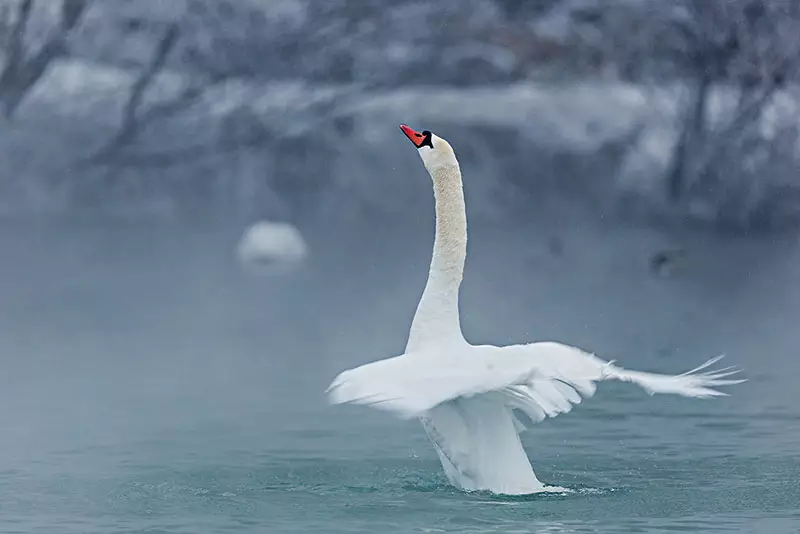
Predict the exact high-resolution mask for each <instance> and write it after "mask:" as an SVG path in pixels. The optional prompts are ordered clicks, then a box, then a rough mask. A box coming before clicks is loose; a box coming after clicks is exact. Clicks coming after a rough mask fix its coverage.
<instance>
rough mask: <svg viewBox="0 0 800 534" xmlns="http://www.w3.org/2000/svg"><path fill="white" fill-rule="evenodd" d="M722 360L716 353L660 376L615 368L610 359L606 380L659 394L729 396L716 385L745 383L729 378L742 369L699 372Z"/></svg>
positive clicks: (701, 396)
mask: <svg viewBox="0 0 800 534" xmlns="http://www.w3.org/2000/svg"><path fill="white" fill-rule="evenodd" d="M721 359H722V356H717V357H716V358H712V359H710V360H708V361H707V362H706V363H704V364H703V365H700V366H699V367H696V368H694V369H692V370H691V371H687V372H685V373H683V374H680V375H660V374H655V373H645V372H641V371H628V370H627V369H623V368H621V367H616V366H615V365H613V362H610V363H609V364H608V365H607V366H606V368H605V369H604V373H603V379H605V380H620V381H622V382H632V383H634V384H636V385H638V386H640V387H641V388H642V389H644V390H645V391H647V392H648V393H650V394H651V395H654V394H656V393H669V394H673V395H682V396H684V397H695V398H709V397H720V396H727V393H723V392H721V391H717V390H715V389H713V388H715V387H719V386H730V385H733V384H741V383H742V382H744V381H745V379H735V380H731V379H729V378H728V377H730V376H732V375H735V374H737V373H739V372H740V371H741V370H740V369H736V368H734V367H725V368H723V369H718V370H716V371H706V372H703V373H701V372H699V371H702V370H703V369H706V368H708V367H710V366H712V365H714V364H715V363H717V362H718V361H719V360H721Z"/></svg>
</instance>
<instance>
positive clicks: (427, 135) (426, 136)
mask: <svg viewBox="0 0 800 534" xmlns="http://www.w3.org/2000/svg"><path fill="white" fill-rule="evenodd" d="M417 137H422V138H423V139H422V142H421V143H420V144H419V145H417V148H422V147H424V146H429V147H431V149H433V135H432V134H431V132H430V131H428V130H425V131H424V132H422V135H421V136H420V135H419V134H417Z"/></svg>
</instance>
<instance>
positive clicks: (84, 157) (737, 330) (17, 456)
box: [0, 0, 800, 533]
mask: <svg viewBox="0 0 800 534" xmlns="http://www.w3.org/2000/svg"><path fill="white" fill-rule="evenodd" d="M0 43H2V57H0V124H2V130H0V250H1V251H2V252H0V364H2V370H1V371H0V428H2V438H0V474H2V476H0V496H2V500H0V510H2V508H3V507H5V510H2V513H3V516H4V517H5V520H6V521H9V523H8V524H9V525H11V524H12V523H11V522H15V523H14V525H16V526H15V527H14V528H16V531H18V532H28V531H34V530H35V531H37V532H45V531H50V530H52V531H53V532H60V533H63V532H72V531H74V532H94V531H97V532H109V531H115V530H114V528H117V527H119V525H121V524H124V525H126V526H125V528H127V529H128V530H125V531H126V532H133V531H137V532H138V531H143V530H147V529H155V530H156V531H164V532H166V531H170V532H172V531H185V530H181V529H189V530H190V531H198V530H197V529H200V530H201V531H214V529H215V528H220V529H223V528H227V527H231V525H233V527H236V528H239V529H240V530H241V529H244V530H242V531H249V529H252V530H253V531H259V532H262V531H263V530H259V529H262V527H270V528H271V530H269V531H274V532H279V531H280V532H284V531H287V532H288V531H298V532H308V531H314V529H319V528H329V529H331V530H328V531H331V532H333V531H365V530H358V529H359V528H363V529H366V530H372V531H375V530H377V531H384V532H388V531H392V532H401V531H403V532H404V531H409V532H410V531H419V529H420V528H431V527H430V526H431V525H433V526H436V527H437V528H445V529H447V530H449V529H453V530H455V531H461V532H464V531H470V532H472V531H476V532H477V531H481V530H480V528H479V527H480V525H481V524H483V523H481V522H480V521H478V520H477V519H476V521H478V522H476V523H475V524H473V523H469V522H467V523H463V522H460V520H457V519H454V518H456V517H460V514H466V515H467V516H469V514H473V515H475V514H478V515H480V517H482V518H483V519H481V521H484V522H485V523H486V524H490V523H491V524H494V522H495V521H497V517H496V515H495V514H496V513H497V510H499V508H497V507H495V508H491V507H484V508H480V507H479V506H478V505H477V504H476V503H475V502H474V501H469V500H468V499H467V498H466V497H463V496H461V495H460V494H457V493H452V492H448V491H449V490H446V489H442V488H445V487H446V484H445V483H444V482H443V479H442V478H441V473H440V472H439V471H440V468H439V466H438V462H437V461H436V459H435V456H434V454H433V451H432V450H431V448H430V446H429V445H428V444H427V442H426V441H425V438H424V435H423V434H422V431H421V429H420V427H419V425H418V424H417V423H416V422H413V421H412V422H404V423H403V422H398V421H394V420H390V418H388V417H386V416H384V415H383V414H374V413H372V412H370V411H357V410H356V411H354V410H349V409H347V408H330V407H327V406H326V404H325V399H324V397H323V391H324V389H325V387H327V385H328V383H329V382H330V380H332V378H333V377H334V376H335V375H336V374H337V373H339V372H340V371H342V370H343V369H345V368H347V367H350V366H355V365H359V364H361V363H364V362H367V361H371V360H374V359H377V358H383V357H387V356H391V355H395V354H399V353H401V352H402V350H403V347H404V345H405V341H406V338H407V335H408V328H409V326H410V321H411V317H412V316H413V313H414V309H415V306H416V302H417V300H418V298H419V296H420V294H421V291H422V287H423V285H424V282H425V278H426V276H427V268H428V262H429V260H430V252H431V247H432V238H433V198H432V192H431V184H430V179H429V177H428V176H427V174H426V172H425V170H424V168H423V166H422V164H421V162H420V160H419V157H418V155H417V154H416V153H415V150H414V149H413V147H412V146H410V144H409V143H408V141H407V140H406V139H405V138H404V136H403V135H402V133H401V132H400V130H399V129H398V125H399V124H400V123H406V124H409V125H410V126H411V127H413V128H416V129H418V130H424V129H428V130H432V131H434V132H435V133H437V134H438V135H440V136H442V137H444V138H446V139H447V140H448V141H450V142H451V144H452V145H453V146H454V148H455V150H456V153H457V155H458V157H459V160H460V162H461V167H462V171H463V174H464V187H465V194H466V199H467V211H468V216H469V224H470V249H469V256H468V260H467V267H466V274H465V282H464V285H463V289H462V321H463V329H464V332H465V335H466V337H467V338H468V339H469V340H470V341H472V342H474V343H493V344H506V343H516V342H523V341H533V340H540V339H556V340H559V341H564V342H567V343H571V344H574V345H579V346H581V347H583V348H586V349H588V350H591V351H595V352H597V353H598V355H599V356H601V357H604V358H606V359H617V360H618V361H619V362H620V363H621V365H625V366H630V367H633V368H640V369H644V370H651V371H661V372H682V371H685V370H688V369H691V368H693V367H695V366H696V365H698V364H700V363H701V362H703V361H705V360H706V359H708V358H710V357H713V356H715V355H717V354H720V353H726V354H727V355H728V358H727V359H726V360H725V361H729V362H728V363H729V364H735V365H740V366H742V367H744V368H745V369H746V373H747V377H748V378H749V382H747V383H746V384H744V385H741V386H736V387H735V388H732V390H731V391H730V393H731V394H732V396H731V397H730V398H726V399H724V400H721V401H715V402H712V403H705V402H697V401H686V400H681V399H671V398H667V399H663V398H661V397H655V398H650V397H646V396H644V395H640V394H639V392H629V391H628V390H627V389H625V388H624V387H621V388H616V387H615V386H610V387H609V388H608V391H610V393H607V394H606V395H605V396H600V394H598V398H597V399H595V400H593V402H596V403H597V404H594V405H591V406H592V407H590V405H587V406H585V407H584V406H581V407H579V408H578V409H576V410H575V412H574V413H572V414H569V415H567V416H562V417H560V418H558V419H557V420H555V421H548V422H545V423H543V424H542V425H540V426H539V427H537V428H536V429H535V431H533V432H530V433H528V434H526V435H525V436H526V437H525V443H526V446H527V447H529V451H530V453H531V456H532V458H533V459H534V466H535V467H536V468H537V473H538V474H539V476H540V478H542V479H543V480H545V481H546V482H548V483H554V484H560V485H567V486H569V485H570V484H572V485H574V486H580V487H583V486H586V487H590V486H591V487H601V488H634V490H632V491H633V493H635V494H636V495H638V496H639V497H637V498H640V497H641V495H643V494H644V495H649V497H648V498H646V499H644V500H641V499H640V500H636V499H637V498H632V497H631V496H630V495H628V496H627V497H625V496H624V495H623V496H622V497H619V496H617V497H613V498H612V497H611V496H610V494H607V493H603V492H599V493H597V494H586V495H584V496H583V497H581V498H580V499H578V500H577V501H575V500H569V499H567V500H565V501H563V502H562V501H557V502H555V501H546V502H534V503H530V507H533V508H530V507H528V508H524V510H526V511H524V512H519V511H517V512H514V513H511V512H508V513H507V514H506V515H505V516H504V518H505V519H504V521H510V522H514V521H517V520H519V521H522V522H523V523H524V524H525V525H528V526H530V525H539V527H541V529H544V530H536V531H547V532H560V531H572V530H570V528H572V527H570V525H575V524H578V525H584V526H585V523H584V519H585V517H593V518H595V520H596V521H599V523H596V526H597V528H598V529H599V530H598V531H602V532H611V531H612V530H613V529H614V528H617V529H619V530H620V531H626V532H627V531H631V532H632V531H637V532H643V531H650V530H649V529H655V531H658V529H659V528H662V527H664V525H668V526H669V525H672V526H676V525H677V526H681V525H683V526H686V525H685V524H683V523H680V522H681V521H686V520H687V519H686V518H692V517H694V518H700V519H697V521H699V522H698V523H692V524H691V525H690V530H692V531H693V532H701V531H702V532H705V531H706V530H704V529H706V528H707V529H709V530H713V529H712V527H710V526H708V524H706V523H703V521H705V520H707V519H708V518H709V517H712V518H716V519H715V521H716V520H718V521H720V522H722V523H719V524H726V525H728V526H729V527H730V528H731V529H732V530H739V529H742V531H749V532H755V531H758V532H793V531H796V530H791V528H796V525H797V521H799V520H800V516H798V512H797V509H796V503H797V502H800V488H798V482H797V480H798V479H800V477H798V476H797V475H798V472H799V471H798V470H800V467H799V466H800V456H798V452H797V451H798V450H800V449H799V448H798V447H799V446H800V410H798V407H797V401H798V394H797V387H796V384H795V383H794V379H793V376H794V375H795V374H796V373H797V372H798V371H800V364H798V363H797V362H798V360H797V355H796V352H797V350H796V347H797V345H798V343H800V334H798V332H797V317H798V312H800V284H799V282H800V275H799V274H798V271H797V267H796V266H797V264H798V260H800V253H799V252H798V246H797V230H798V226H799V223H800V180H798V163H799V162H800V160H798V157H799V156H800V152H799V151H798V149H800V139H799V138H798V125H799V124H800V122H799V121H798V118H800V113H799V112H798V103H799V101H798V97H799V96H800V93H798V75H800V73H799V72H798V66H800V2H797V1H794V0H726V1H724V2H723V1H719V2H711V1H699V0H671V1H666V0H614V1H601V0H459V1H458V2H426V1H420V0H414V1H412V0H394V1H391V2H389V1H381V0H325V1H314V0H169V1H164V0H0ZM259 222H262V223H263V224H261V225H260V226H256V227H255V229H254V228H253V226H252V225H254V224H257V223H259ZM248 229H249V230H248ZM658 451H661V452H662V456H661V457H659V458H657V459H656V456H658ZM654 455H655V456H654ZM314 462H317V464H314ZM312 464H314V465H316V467H310V466H311V465H312ZM540 466H541V467H540ZM766 479H769V480H770V481H771V485H770V487H771V489H769V490H765V489H764V480H766ZM343 480H344V481H345V482H343ZM348 480H349V482H348ZM695 483H696V484H707V485H708V484H710V485H711V489H709V490H708V492H707V493H706V494H704V501H703V502H704V504H697V500H696V496H694V495H693V494H691V493H690V492H688V490H686V485H689V486H694V485H695ZM640 484H644V485H645V486H644V487H640V486H639V485H640ZM343 485H344V487H345V489H342V487H343ZM386 487H388V488H389V490H387V491H388V494H387V493H384V489H385V488H386ZM762 490H764V491H762ZM287 491H291V492H294V493H291V494H287V493H286V492H287ZM642 492H644V493H642ZM647 492H651V493H647ZM754 492H755V493H754ZM623 493H624V492H623ZM756 493H757V497H755V498H754V497H753V495H754V494H756ZM287 495H288V496H287ZM387 495H388V497H387ZM626 495H627V494H626ZM429 497H430V498H429ZM298 499H300V501H298ZM304 499H305V500H304ZM326 499H327V500H326ZM337 499H338V500H337ZM386 499H389V500H388V501H387V500H386ZM393 499H394V500H396V499H405V502H407V503H408V502H411V503H416V504H415V505H414V506H418V507H417V508H413V506H412V508H413V509H412V511H411V512H409V511H408V509H407V508H402V507H401V508H396V507H395V508H393V507H394V506H395V504H392V503H393V502H395V501H394V500H393ZM437 499H438V500H437ZM631 499H633V500H631ZM390 501H391V502H390ZM439 501H441V502H442V503H444V504H442V506H441V507H439V508H437V506H438V505H437V504H436V503H437V502H439ZM609 501H611V502H609ZM298 502H302V504H301V505H300V504H297V503H298ZM357 502H361V503H362V506H367V508H368V507H369V506H374V507H375V509H374V510H373V509H371V508H370V509H361V508H359V507H358V506H359V505H358V504H356V503H357ZM364 502H368V503H371V504H366V505H364V504H363V503H364ZM315 503H316V504H315ZM319 503H322V504H319ZM348 503H349V504H348ZM576 503H577V504H576ZM664 503H671V504H669V505H667V504H664ZM345 505H347V506H354V507H355V508H352V509H350V511H349V512H348V511H346V510H345V508H341V507H342V506H345ZM426 506H428V507H429V508H426ZM462 506H463V507H464V508H459V507H462ZM476 506H477V508H476ZM298 507H300V508H302V509H303V510H312V512H309V513H312V516H313V517H314V519H312V520H303V521H301V520H300V519H299V518H300V515H299V511H298ZM315 507H317V508H315ZM337 507H338V508H337ZM334 509H335V510H339V511H337V512H331V510H334ZM522 509H523V508H515V510H522ZM342 510H345V511H342ZM375 510H380V513H379V517H378V516H377V515H376V516H374V517H372V519H369V517H370V516H369V514H370V513H373V514H374V513H375ZM509 510H510V508H509ZM361 512H364V513H365V514H366V515H365V516H359V515H358V514H359V513H361ZM415 512H419V515H418V516H415V515H414V513H415ZM314 514H316V515H314ZM337 514H338V515H337ZM481 514H482V515H481ZM509 514H511V515H509ZM514 514H517V515H514ZM519 514H522V515H519ZM548 514H549V515H548ZM309 517H310V516H309ZM365 517H366V519H365ZM412 517H415V518H417V519H412ZM531 517H537V518H541V517H545V518H547V520H548V521H549V522H547V523H546V524H545V523H535V522H534V523H531ZM620 518H628V519H625V521H628V523H625V522H624V521H622V519H620ZM120 521H121V522H122V523H120ZM315 521H316V523H315ZM465 521H466V520H465ZM604 521H605V523H604ZM620 521H622V522H620ZM670 521H672V523H670ZM725 521H727V522H728V523H725ZM509 524H510V523H508V524H507V526H508V525H509ZM321 525H322V526H321ZM476 525H477V526H476ZM598 525H599V526H598ZM717 526H719V525H717ZM473 527H474V530H469V529H472V528H473ZM539 527H537V528H539ZM119 528H122V527H119ZM487 528H488V527H487ZM508 528H511V527H510V526H509V527H508ZM587 528H588V527H587ZM592 528H593V527H592ZM637 528H639V529H640V530H636V529H637ZM664 528H666V527H664ZM676 528H677V527H676ZM715 528H716V527H715ZM720 528H722V527H720ZM159 529H160V530H159ZM193 529H194V530H193ZM209 529H210V530H209ZM293 529H294V530H293ZM309 529H310V530H309ZM381 529H382V530H381ZM475 529H477V530H475ZM547 529H550V530H547ZM559 529H560V530H559ZM123 530H124V529H123ZM589 531H594V530H591V529H590V530H589ZM613 531H617V530H613Z"/></svg>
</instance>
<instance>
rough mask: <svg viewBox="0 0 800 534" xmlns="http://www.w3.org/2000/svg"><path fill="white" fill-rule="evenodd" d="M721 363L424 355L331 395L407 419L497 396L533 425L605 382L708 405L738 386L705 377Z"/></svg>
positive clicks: (506, 351)
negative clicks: (627, 365)
mask: <svg viewBox="0 0 800 534" xmlns="http://www.w3.org/2000/svg"><path fill="white" fill-rule="evenodd" d="M720 358H721V357H718V358H714V359H712V360H709V361H708V362H706V363H705V364H703V365H702V366H700V367H698V368H697V369H694V370H692V371H690V372H688V373H684V374H682V375H676V376H672V375H663V374H654V373H645V372H641V371H628V370H626V369H623V368H621V367H618V366H616V365H614V364H613V363H612V362H607V361H605V360H602V359H600V358H598V357H596V356H594V355H593V354H589V353H587V352H584V351H582V350H580V349H578V348H575V347H570V346H568V345H563V344H561V343H555V342H541V343H530V344H527V345H511V346H507V347H496V346H493V345H477V346H475V345H469V344H466V345H464V346H462V347H461V348H460V349H458V348H455V349H454V348H453V347H448V348H443V349H442V350H441V352H440V351H435V350H431V351H422V352H419V353H409V354H403V355H401V356H396V357H394V358H388V359H385V360H379V361H376V362H372V363H368V364H366V365H362V366H360V367H357V368H355V369H351V370H349V371H344V372H343V373H341V374H340V375H339V376H337V377H336V379H335V380H334V381H333V383H331V385H330V386H329V388H328V390H327V393H328V394H329V395H330V398H331V400H332V401H333V402H334V403H336V404H341V403H354V404H363V405H368V406H371V407H373V408H378V409H381V410H386V411H388V412H391V413H393V414H394V415H396V416H397V417H400V418H402V419H409V418H413V417H420V416H422V415H423V414H424V413H425V412H427V411H428V410H430V409H432V408H434V407H435V406H437V405H439V404H442V403H445V402H448V401H452V400H455V399H459V398H464V399H468V398H471V397H475V396H480V395H488V396H490V397H494V398H495V399H496V400H497V401H498V402H500V403H502V404H506V405H508V406H509V408H514V409H518V410H520V411H522V412H523V413H524V414H525V415H526V416H527V417H528V418H529V419H530V420H531V421H532V422H539V421H541V420H542V419H544V418H545V417H555V416H557V415H559V414H562V413H567V412H569V411H570V410H571V409H572V406H573V405H574V404H579V403H580V402H581V399H582V398H589V397H591V396H592V395H594V392H595V389H596V383H597V382H600V381H604V380H619V381H622V382H632V383H634V384H636V385H638V386H640V387H642V388H643V389H644V390H645V391H647V392H648V393H650V394H655V393H671V394H676V395H682V396H684V397H695V398H708V397H715V396H721V395H725V393H722V392H720V391H717V390H715V389H712V388H714V387H718V386H725V385H731V384H738V383H740V382H741V380H730V379H728V378H727V377H729V376H731V375H733V374H735V373H736V372H738V371H736V370H733V369H721V370H718V371H716V372H706V373H700V372H699V371H701V370H702V369H705V368H707V367H708V366H710V365H712V364H713V363H715V362H717V361H718V360H719V359H720Z"/></svg>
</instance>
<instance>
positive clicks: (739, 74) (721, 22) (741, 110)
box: [654, 0, 800, 203]
mask: <svg viewBox="0 0 800 534" xmlns="http://www.w3.org/2000/svg"><path fill="white" fill-rule="evenodd" d="M665 4H666V3H665ZM669 7H670V9H671V13H669V14H668V15H669V16H667V17H664V18H663V19H662V21H663V22H664V25H663V26H662V28H661V29H660V30H661V31H659V32H656V33H655V34H654V35H655V37H656V39H658V40H661V41H662V43H663V44H665V45H666V46H668V47H672V49H673V51H674V52H675V58H674V59H675V60H676V61H677V62H679V63H680V64H681V66H682V67H683V68H684V69H685V72H686V73H688V74H689V76H690V77H691V79H693V80H694V83H693V84H692V85H693V86H694V91H693V95H692V98H691V99H690V100H689V104H688V106H687V108H686V110H685V111H684V114H683V118H682V119H681V129H680V133H679V138H678V142H677V143H676V145H675V147H674V151H673V155H672V160H671V165H670V168H669V170H668V173H667V176H666V187H667V197H668V198H669V199H670V200H671V201H672V202H676V203H677V202H681V201H682V200H684V198H685V197H686V196H687V195H689V194H690V193H691V192H692V191H693V190H698V189H708V188H709V187H713V185H714V184H715V183H717V182H719V180H720V172H721V171H722V170H723V169H725V170H727V171H729V170H730V169H729V166H727V165H723V161H724V160H725V159H726V158H730V157H735V159H736V160H737V161H739V162H741V161H743V160H744V159H745V158H746V157H748V155H749V151H752V150H754V149H756V148H757V146H758V145H759V143H757V142H754V140H755V139H757V138H758V137H759V135H758V132H759V128H760V126H761V124H762V123H763V114H764V111H765V109H766V108H767V107H768V106H769V104H770V103H771V102H772V99H773V97H774V96H775V94H776V91H778V90H780V89H782V88H783V87H785V85H786V84H787V82H789V81H790V80H791V79H793V78H794V77H795V76H796V75H797V68H798V64H799V63H800V32H798V31H797V28H798V25H800V3H798V2H796V1H794V0H726V1H724V2H707V1H704V0H682V1H681V2H678V3H673V4H672V5H671V6H669ZM715 86H718V87H724V88H727V89H730V90H731V92H732V93H733V94H734V95H735V97H734V101H733V105H732V106H730V108H729V109H726V112H725V114H724V115H725V119H724V120H715V121H710V120H709V102H710V97H711V94H712V88H714V87H715ZM727 178H728V179H730V178H731V176H727ZM730 185H732V184H728V186H730Z"/></svg>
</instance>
